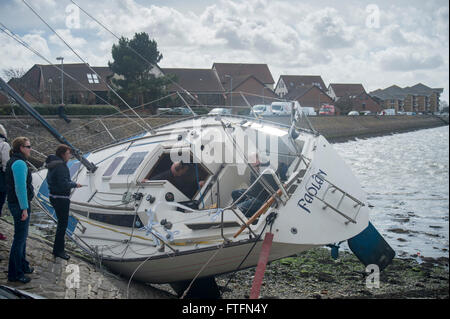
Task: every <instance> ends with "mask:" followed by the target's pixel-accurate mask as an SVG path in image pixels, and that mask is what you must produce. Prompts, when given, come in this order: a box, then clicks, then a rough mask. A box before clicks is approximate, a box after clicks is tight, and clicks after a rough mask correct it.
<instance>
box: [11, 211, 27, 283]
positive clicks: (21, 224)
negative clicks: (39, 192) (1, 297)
mask: <svg viewBox="0 0 450 319" xmlns="http://www.w3.org/2000/svg"><path fill="white" fill-rule="evenodd" d="M8 207H9V210H10V211H11V215H12V216H13V217H14V239H13V243H12V246H11V251H10V253H9V266H8V279H9V280H17V279H19V278H22V277H23V276H24V275H25V271H27V270H28V269H29V268H30V264H29V263H28V261H27V260H26V246H27V237H28V226H29V225H30V214H31V209H28V218H27V219H26V220H24V221H22V220H21V218H22V210H21V209H20V206H19V204H15V203H8Z"/></svg>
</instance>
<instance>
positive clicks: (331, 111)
mask: <svg viewBox="0 0 450 319" xmlns="http://www.w3.org/2000/svg"><path fill="white" fill-rule="evenodd" d="M335 114H336V109H335V108H334V105H330V104H325V105H322V107H321V108H320V110H319V115H335Z"/></svg>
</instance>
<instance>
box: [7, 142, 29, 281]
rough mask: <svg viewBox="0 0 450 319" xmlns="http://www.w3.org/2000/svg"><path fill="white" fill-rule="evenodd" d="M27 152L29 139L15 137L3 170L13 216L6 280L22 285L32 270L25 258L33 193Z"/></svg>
mask: <svg viewBox="0 0 450 319" xmlns="http://www.w3.org/2000/svg"><path fill="white" fill-rule="evenodd" d="M30 153H31V144H30V140H29V139H28V138H26V137H17V138H15V139H14V141H13V142H12V149H11V150H10V152H9V155H10V159H9V161H8V163H7V164H6V172H5V177H6V186H7V188H6V190H7V197H8V207H9V210H10V211H11V215H12V216H13V218H14V239H13V242H12V246H11V251H10V254H9V266H8V280H9V281H19V282H21V283H24V284H26V283H28V282H29V281H30V280H31V279H30V278H29V277H27V276H25V274H31V273H32V272H33V271H34V268H33V267H30V264H29V263H28V261H27V260H26V245H27V237H28V226H29V224H30V214H31V205H30V202H31V200H32V199H33V196H34V192H33V184H32V177H31V170H30V169H29V167H28V165H27V163H26V160H27V159H28V158H29V157H30Z"/></svg>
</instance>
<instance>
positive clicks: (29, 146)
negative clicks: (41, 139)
mask: <svg viewBox="0 0 450 319" xmlns="http://www.w3.org/2000/svg"><path fill="white" fill-rule="evenodd" d="M22 147H26V148H29V149H31V145H22Z"/></svg>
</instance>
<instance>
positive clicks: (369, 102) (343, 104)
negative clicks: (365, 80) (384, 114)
mask: <svg viewBox="0 0 450 319" xmlns="http://www.w3.org/2000/svg"><path fill="white" fill-rule="evenodd" d="M328 94H329V95H330V97H332V98H333V100H334V102H335V105H336V106H337V107H338V108H339V109H340V110H341V112H342V113H343V114H346V113H347V112H349V111H358V112H362V111H371V112H374V113H376V112H379V111H381V110H382V107H381V106H380V104H379V102H378V101H377V100H376V99H375V98H373V97H372V96H370V95H369V94H367V92H366V90H365V89H364V86H363V85H362V84H360V83H330V85H329V86H328Z"/></svg>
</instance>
